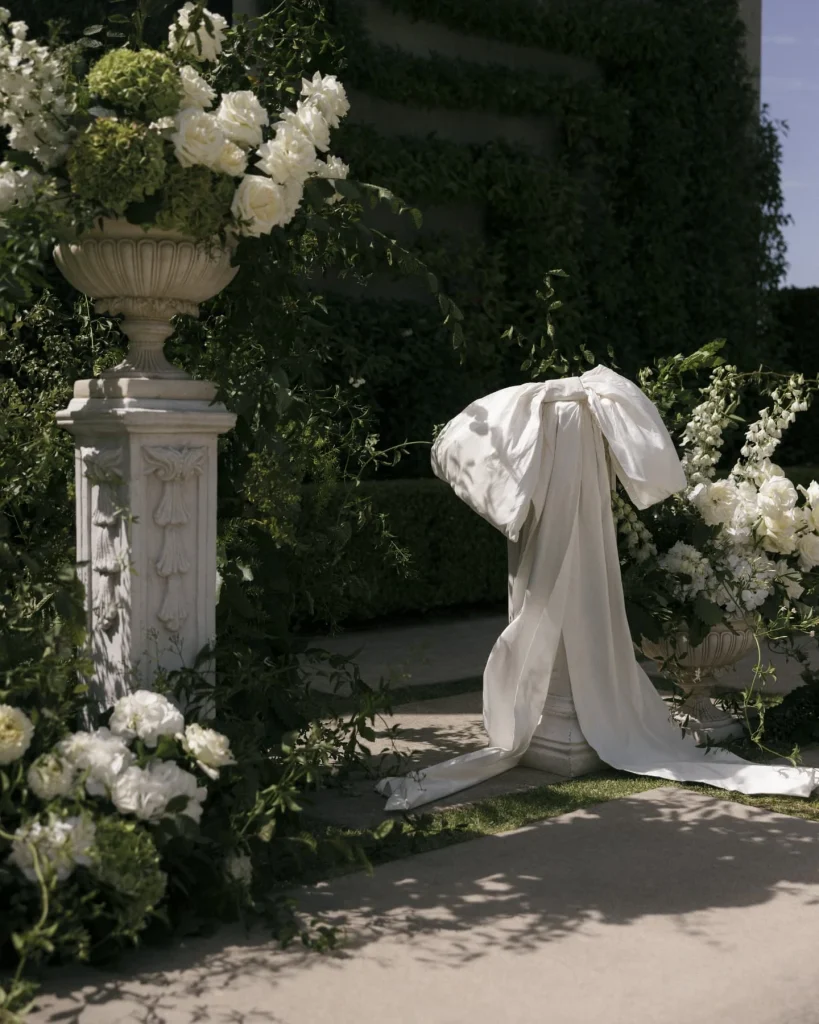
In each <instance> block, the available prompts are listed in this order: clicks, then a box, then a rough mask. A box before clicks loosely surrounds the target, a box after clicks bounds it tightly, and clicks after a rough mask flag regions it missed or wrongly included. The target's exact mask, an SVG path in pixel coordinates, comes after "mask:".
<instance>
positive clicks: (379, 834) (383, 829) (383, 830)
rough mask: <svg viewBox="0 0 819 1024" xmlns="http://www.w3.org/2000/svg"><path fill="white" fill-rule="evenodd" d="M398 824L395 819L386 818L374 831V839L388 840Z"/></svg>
mask: <svg viewBox="0 0 819 1024" xmlns="http://www.w3.org/2000/svg"><path fill="white" fill-rule="evenodd" d="M396 824H397V822H396V820H395V818H386V819H385V820H384V821H382V822H381V824H380V825H378V826H377V827H376V828H374V829H373V838H374V839H386V837H387V836H388V835H389V834H390V832H392V830H393V829H394V828H395V826H396Z"/></svg>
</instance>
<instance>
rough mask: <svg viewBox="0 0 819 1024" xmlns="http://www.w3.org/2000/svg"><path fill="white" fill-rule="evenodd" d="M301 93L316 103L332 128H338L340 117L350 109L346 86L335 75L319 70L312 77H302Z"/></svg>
mask: <svg viewBox="0 0 819 1024" xmlns="http://www.w3.org/2000/svg"><path fill="white" fill-rule="evenodd" d="M301 94H302V96H304V97H305V98H306V99H307V100H308V101H310V102H312V103H314V104H315V105H316V106H317V107H318V109H319V111H320V112H321V114H322V116H323V117H324V120H325V121H326V122H327V123H328V124H329V125H330V127H331V128H338V123H339V119H340V118H342V117H344V115H345V114H346V113H347V112H348V111H349V109H350V101H349V100H348V99H347V93H346V92H345V91H344V86H343V85H342V84H341V82H339V80H338V79H337V78H336V76H335V75H322V74H321V72H320V71H317V72H316V73H315V74H314V75H313V77H312V79H307V78H302V80H301Z"/></svg>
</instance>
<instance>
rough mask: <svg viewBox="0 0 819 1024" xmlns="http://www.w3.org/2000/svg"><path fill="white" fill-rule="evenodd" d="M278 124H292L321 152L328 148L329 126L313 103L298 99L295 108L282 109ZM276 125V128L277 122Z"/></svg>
mask: <svg viewBox="0 0 819 1024" xmlns="http://www.w3.org/2000/svg"><path fill="white" fill-rule="evenodd" d="M279 124H289V125H292V126H293V127H294V128H295V129H296V131H300V132H301V133H302V135H304V137H305V138H307V139H309V140H310V142H312V143H313V145H314V146H315V147H316V149H318V150H320V151H321V152H322V153H326V152H327V150H328V149H329V148H330V126H329V124H327V119H326V118H325V117H324V115H323V114H322V112H321V111H320V110H319V108H318V107H317V106H316V105H315V104H313V103H305V102H304V101H303V100H299V102H298V104H297V105H296V109H295V110H283V111H282V120H281V121H280V122H279ZM276 127H277V128H278V124H277V125H276Z"/></svg>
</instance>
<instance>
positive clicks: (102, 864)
mask: <svg viewBox="0 0 819 1024" xmlns="http://www.w3.org/2000/svg"><path fill="white" fill-rule="evenodd" d="M96 826H97V830H96V838H95V848H96V853H95V857H94V863H93V867H92V873H93V875H94V877H95V878H96V879H97V881H98V882H100V883H102V884H103V885H105V886H107V887H108V888H110V889H113V890H114V891H115V892H116V893H117V894H118V896H119V898H118V899H117V900H116V907H117V922H116V924H117V927H116V930H117V932H118V933H119V934H124V935H132V936H136V934H137V933H138V932H140V931H141V930H142V929H143V928H144V927H145V926H146V925H147V924H148V920H149V918H150V916H151V914H152V912H153V911H154V910H155V909H156V907H157V906H158V905H159V903H160V902H161V901H162V898H163V896H164V895H165V888H166V885H167V881H168V879H167V875H166V874H165V872H164V871H162V869H161V867H160V858H159V852H158V850H157V848H156V844H155V843H154V840H153V837H152V836H151V835H150V833H149V832H148V831H147V830H146V829H144V828H143V827H142V826H140V825H138V824H136V822H131V821H123V819H122V818H116V817H110V818H108V817H106V818H99V819H98V820H97V822H96Z"/></svg>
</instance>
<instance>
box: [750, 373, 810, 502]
mask: <svg viewBox="0 0 819 1024" xmlns="http://www.w3.org/2000/svg"><path fill="white" fill-rule="evenodd" d="M771 399H772V405H771V407H770V408H765V409H763V410H762V411H761V412H760V414H759V418H758V419H757V420H756V421H755V422H754V423H752V424H751V425H750V427H748V431H747V433H746V435H745V444H744V445H743V447H742V452H741V458H740V459H739V460H738V461H737V464H736V465H735V466H734V468H733V469H732V470H731V476H733V477H735V478H736V479H743V478H744V479H748V480H751V481H752V482H753V483H754V484H756V485H757V486H759V485H760V484H762V483H763V482H764V481H765V480H766V479H767V478H768V477H769V476H770V465H771V456H772V455H773V453H774V452H775V451H776V449H777V447H778V445H779V442H780V440H781V439H782V434H783V432H784V431H785V430H787V428H788V427H789V426H790V425H791V423H793V422H794V420H795V419H796V414H797V413H798V412H804V411H805V410H806V409H807V408H808V404H809V402H810V390H809V388H808V387H807V386H806V384H805V377H804V375H803V374H801V373H794V374H791V376H790V377H789V378H788V380H787V381H786V383H785V384H784V385H783V386H782V387H780V388H777V389H776V390H775V391H773V392H772V393H771Z"/></svg>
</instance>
